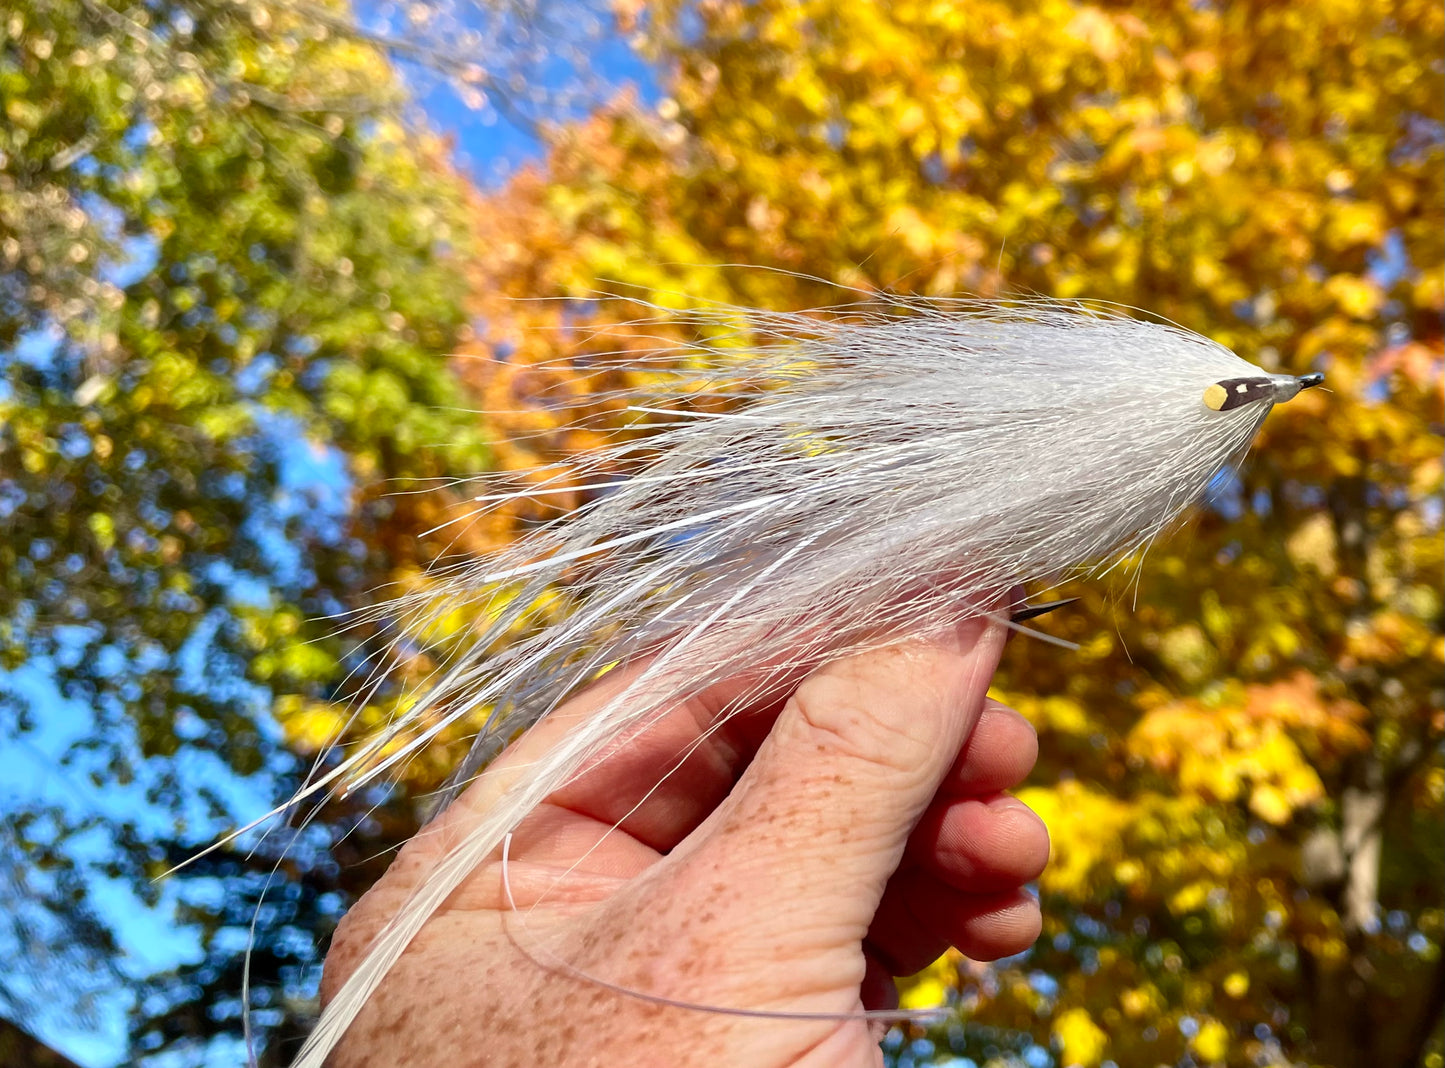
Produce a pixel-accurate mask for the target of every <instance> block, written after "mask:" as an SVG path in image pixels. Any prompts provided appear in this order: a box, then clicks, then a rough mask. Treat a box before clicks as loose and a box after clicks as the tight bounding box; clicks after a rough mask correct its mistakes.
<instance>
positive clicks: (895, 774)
mask: <svg viewBox="0 0 1445 1068" xmlns="http://www.w3.org/2000/svg"><path fill="white" fill-rule="evenodd" d="M1004 633H1005V632H1004V631H1003V629H1002V628H1001V627H999V626H998V625H997V624H992V623H985V622H982V621H973V622H970V623H966V624H964V625H962V626H961V627H959V628H957V629H956V630H954V631H950V632H948V633H946V634H944V635H942V636H940V637H938V638H937V639H935V640H931V641H926V642H916V643H912V644H909V645H907V646H902V647H896V648H891V649H886V650H882V651H878V652H873V653H868V654H864V655H860V656H855V657H851V658H849V659H846V660H840V661H837V662H835V663H833V664H831V665H828V666H826V667H824V668H822V669H820V670H818V671H815V672H813V673H812V674H811V675H809V676H807V677H806V678H805V679H803V680H802V681H801V683H799V684H798V685H797V686H796V688H795V689H793V690H792V692H791V693H790V694H778V695H776V696H775V697H772V698H760V699H759V700H758V701H756V702H755V707H752V708H750V709H749V711H748V712H747V713H746V714H744V715H741V716H738V717H736V718H734V719H732V720H730V721H729V722H728V723H727V724H726V725H725V726H724V727H723V728H721V729H719V730H717V731H712V732H709V731H708V730H707V729H706V728H707V727H708V726H709V725H710V724H712V722H713V720H714V712H715V711H716V709H717V708H718V707H720V706H721V705H722V704H724V703H726V702H727V701H728V700H729V699H730V697H731V696H732V694H730V693H729V687H728V686H726V685H724V686H720V687H717V688H716V689H715V690H714V691H712V692H710V693H708V694H706V695H703V697H701V698H699V699H697V700H694V701H691V702H687V703H686V704H683V705H681V706H679V707H678V708H677V709H675V710H673V711H672V712H670V713H669V714H668V715H667V716H666V717H665V718H664V719H663V720H662V721H661V722H659V723H658V724H657V725H656V726H654V727H653V728H651V729H649V730H648V731H647V732H646V734H644V735H642V736H641V737H640V738H636V739H633V740H632V741H631V742H630V743H629V744H627V745H626V746H619V747H618V748H617V749H616V750H615V751H613V752H610V753H608V754H606V755H605V756H604V758H603V759H602V760H601V761H599V762H597V763H596V764H595V765H594V766H592V767H591V768H590V769H589V770H588V771H587V772H585V773H584V774H583V775H582V776H581V777H580V778H578V779H577V780H576V781H574V782H573V783H572V784H571V785H569V786H567V787H566V788H565V789H563V790H561V791H559V792H558V793H557V794H554V795H553V796H552V797H551V798H550V799H549V800H548V802H547V803H545V804H544V805H542V806H541V807H540V808H539V809H538V810H537V811H536V812H534V813H533V814H532V815H531V816H530V817H528V819H527V820H526V821H524V822H523V824H522V825H521V826H520V827H519V828H518V829H517V831H516V833H515V834H514V836H513V838H512V840H511V842H510V843H509V849H508V859H507V863H506V866H505V875H506V878H505V885H504V879H503V864H502V862H501V858H500V855H499V856H498V857H497V858H496V859H495V860H494V861H493V862H492V863H489V864H485V865H483V866H482V867H480V868H479V869H478V870H477V872H476V873H475V874H474V875H473V876H472V877H471V878H470V879H469V880H468V881H467V882H466V883H464V884H463V885H462V886H461V887H460V888H459V889H458V890H457V891H456V892H455V893H454V894H453V895H452V896H451V898H450V899H449V900H448V902H447V903H446V905H445V906H444V907H443V908H442V909H441V910H439V911H438V912H437V913H436V915H435V916H434V917H433V918H432V920H431V921H430V922H429V923H428V924H427V925H426V927H425V928H423V930H422V932H421V934H420V935H419V936H418V937H417V938H416V940H415V941H414V942H413V943H412V945H411V946H410V947H409V948H408V950H407V952H406V953H405V954H404V955H403V956H402V958H401V960H400V961H399V963H398V964H397V966H396V967H395V969H394V970H393V971H392V973H391V974H390V975H389V976H388V978H387V980H386V981H385V983H384V984H383V986H382V988H381V990H380V991H379V993H378V994H377V996H376V997H374V998H373V999H372V1001H371V1002H370V1003H369V1004H368V1005H367V1007H366V1008H365V1009H364V1010H363V1012H362V1014H361V1016H360V1017H359V1018H358V1020H357V1021H356V1023H355V1024H353V1026H352V1028H351V1030H350V1031H349V1032H348V1034H347V1037H346V1038H345V1039H344V1040H343V1042H342V1044H341V1045H340V1046H339V1047H338V1050H337V1052H336V1053H335V1054H334V1055H333V1058H332V1060H331V1062H330V1063H331V1064H332V1065H334V1066H335V1068H371V1066H376V1068H380V1066H383V1065H384V1066H388V1068H390V1066H395V1065H408V1066H412V1068H433V1066H435V1068H441V1066H449V1068H451V1066H466V1065H477V1066H481V1065H486V1066H494V1068H511V1066H516V1068H522V1066H535V1065H566V1066H569V1068H570V1066H579V1068H580V1066H592V1065H596V1066H612V1065H622V1064H627V1065H647V1066H653V1065H655V1066H658V1068H663V1066H676V1065H699V1066H704V1065H706V1066H715V1065H730V1066H731V1065H737V1066H746V1068H803V1066H808V1068H815V1066H816V1068H854V1066H858V1068H861V1066H865V1065H866V1066H876V1065H880V1064H881V1063H882V1054H881V1053H880V1051H879V1048H878V1044H877V1043H878V1036H879V1026H880V1025H879V1024H877V1023H876V1022H870V1021H868V1020H865V1019H862V1018H859V1017H858V1016H857V1015H856V1014H857V1013H858V1012H860V1011H861V1010H863V1009H865V1008H867V1009H879V1008H888V1007H892V1006H893V1005H894V1004H895V1003H896V1001H895V999H896V995H895V993H894V986H893V983H892V980H891V978H890V977H891V976H894V975H907V974H911V973H913V972H915V971H917V970H918V969H920V968H922V967H923V966H925V965H926V964H928V963H929V962H930V961H932V960H934V959H935V958H936V957H937V956H939V954H941V953H942V952H943V951H944V950H945V949H946V948H947V947H948V946H950V945H952V946H956V947H958V948H959V949H960V950H961V951H962V952H963V953H965V954H967V955H968V956H970V957H974V958H976V959H981V960H989V959H994V958H997V957H1000V956H1005V955H1008V954H1011V953H1016V952H1019V951H1021V950H1023V949H1025V948H1026V947H1027V946H1029V945H1030V944H1032V942H1033V941H1034V940H1035V939H1036V938H1037V937H1038V934H1039V930H1040V922H1041V921H1040V916H1039V910H1038V905H1037V903H1036V902H1035V901H1034V899H1033V898H1032V897H1031V896H1030V895H1029V894H1028V893H1027V892H1026V891H1025V890H1024V884H1025V883H1027V882H1029V881H1031V880H1032V879H1034V878H1036V877H1037V876H1038V875H1039V873H1040V872H1041V871H1042V869H1043V867H1044V864H1045V863H1046V861H1047V859H1048V851H1049V845H1048V836H1047V832H1046V831H1045V829H1044V827H1043V824H1042V823H1041V822H1040V820H1039V819H1038V817H1037V816H1035V815H1034V814H1033V813H1032V812H1030V811H1029V810H1028V809H1027V808H1026V807H1025V806H1024V805H1023V804H1022V803H1021V802H1019V801H1017V800H1015V799H1014V798H1012V797H1010V796H1009V795H1008V794H1007V792H1006V791H1007V790H1008V789H1009V788H1011V787H1013V786H1015V785H1017V784H1018V783H1019V782H1020V781H1022V779H1023V777H1024V776H1025V775H1027V774H1028V771H1029V770H1030V768H1031V767H1032V766H1033V763H1034V760H1035V757H1036V756H1037V752H1038V743H1037V739H1036V737H1035V735H1034V732H1033V730H1032V728H1031V727H1030V726H1029V725H1028V723H1027V722H1026V721H1025V720H1024V719H1023V718H1022V717H1021V716H1019V715H1018V713H1016V712H1013V711H1011V710H1010V709H1007V708H1005V707H1004V706H1002V705H999V704H997V703H995V702H992V701H989V700H988V699H986V697H985V691H986V690H987V688H988V684H989V680H990V678H991V677H992V675H993V672H994V669H995V668H996V666H997V664H998V658H999V655H1000V652H1001V651H1002V648H1003V643H1004ZM628 670H629V669H626V668H624V669H620V670H619V671H617V672H614V673H613V674H612V675H610V676H608V677H607V678H606V679H604V680H603V681H602V682H601V683H599V684H598V685H597V686H596V687H594V688H593V689H592V690H590V691H588V692H586V693H583V694H582V695H581V696H579V697H578V698H577V699H575V700H574V701H572V702H571V703H570V704H569V705H567V706H565V707H564V708H563V709H561V710H559V712H558V713H557V714H554V715H553V716H551V717H548V719H546V720H544V721H543V722H542V723H541V724H539V725H538V726H537V727H536V728H534V729H533V730H532V731H531V732H529V733H528V734H527V735H526V736H525V737H524V738H523V739H521V740H520V741H519V742H517V743H516V744H515V745H514V746H513V747H512V748H511V749H509V750H508V752H507V753H506V754H505V755H504V756H503V757H502V758H501V759H499V760H497V761H496V762H494V764H493V765H492V767H491V768H489V769H488V771H487V772H486V773H485V774H484V775H483V776H482V777H481V778H480V779H479V780H478V781H477V782H475V783H474V784H472V785H471V786H470V787H469V788H468V790H467V791H466V792H465V793H464V794H462V796H461V797H460V798H459V799H458V800H457V802H456V803H454V804H453V805H452V806H451V807H450V808H449V809H448V810H447V811H446V813H445V814H444V815H443V816H442V817H441V818H440V819H439V820H438V821H436V822H435V823H434V824H433V825H432V826H431V827H430V828H428V829H427V830H426V831H424V832H423V833H421V834H419V835H418V836H417V837H416V838H414V839H413V840H412V841H411V842H410V843H408V844H407V846H406V847H405V848H404V849H403V850H402V851H401V853H400V854H399V856H398V857H397V860H396V862H395V863H394V864H393V865H392V867H391V869H390V870H389V871H388V872H387V874H386V875H385V876H384V877H383V878H382V879H381V881H380V882H379V883H378V884H377V885H376V886H375V887H374V888H373V889H372V890H371V891H370V892H369V893H367V894H366V896H365V897H363V898H362V899H361V901H360V902H358V903H357V905H356V906H355V907H354V908H353V909H352V910H351V912H350V913H348V914H347V916H346V918H345V920H344V921H343V922H342V924H341V926H340V928H339V929H338V931H337V933H336V938H335V940H334V943H333V945H332V948H331V952H330V955H329V956H328V957H327V961H326V970H325V976H324V979H323V982H322V996H323V998H330V997H331V996H334V994H335V992H336V990H337V989H338V988H339V986H340V984H341V982H342V981H343V980H344V979H345V978H346V976H347V975H348V974H350V972H351V971H352V970H353V969H354V968H355V967H356V964H357V963H358V961H359V960H360V959H361V957H362V956H363V955H364V951H365V948H366V945H367V943H368V942H369V940H370V939H371V938H372V936H373V935H374V934H375V933H376V932H377V931H378V930H379V929H380V928H381V927H382V926H383V925H384V923H385V922H386V921H387V920H388V919H389V918H390V917H391V916H392V915H393V914H394V913H395V912H396V910H397V909H399V908H400V907H401V905H402V903H403V902H404V901H405V900H406V898H407V897H408V895H409V894H410V893H411V891H412V889H413V888H414V887H415V886H416V884H417V881H418V880H419V879H420V878H421V876H422V875H424V874H425V872H426V871H428V870H429V869H430V868H431V866H432V865H434V864H435V863H436V862H437V859H438V858H439V857H440V856H441V855H442V853H443V852H444V851H445V850H446V849H447V848H448V846H449V845H450V844H451V843H454V842H455V841H456V840H457V839H458V838H459V837H460V836H462V835H464V834H465V832H466V830H467V828H468V826H469V825H470V824H471V822H472V821H474V820H475V818H476V816H477V814H478V813H479V812H482V811H485V810H486V808H487V807H488V806H489V805H491V804H493V803H494V802H495V799H496V797H497V796H498V794H499V793H500V792H501V791H502V789H504V788H505V786H506V784H507V782H508V781H509V780H510V778H511V777H513V776H515V775H516V773H517V769H518V768H520V767H522V766H524V765H525V764H526V763H527V762H528V761H529V760H530V759H532V758H534V757H535V755H536V754H537V753H539V752H542V751H544V750H545V749H546V748H547V747H548V746H549V745H550V744H552V743H553V742H554V741H555V739H556V738H557V737H558V736H559V735H560V733H562V732H565V731H567V730H569V729H571V728H572V727H573V726H575V724H576V723H577V722H578V721H579V720H581V719H584V718H585V717H586V716H587V715H588V714H589V713H590V712H591V711H592V710H593V709H595V708H596V707H597V706H598V704H599V703H600V701H601V700H602V699H603V698H604V697H605V695H606V694H607V693H608V692H615V691H614V690H613V688H614V687H617V686H620V685H622V684H623V683H624V682H625V680H626V678H627V677H628V675H627V672H628ZM631 670H636V669H631ZM734 692H736V690H734ZM689 750H691V752H690V754H689ZM685 754H688V755H686V756H685V759H683V762H682V764H681V766H680V767H679V768H678V770H677V771H676V772H674V773H673V774H672V775H670V776H668V777H667V778H665V779H664V780H663V782H662V785H661V786H660V787H659V788H657V789H656V790H655V791H653V792H652V793H650V794H648V788H649V787H651V786H652V785H653V784H655V783H657V781H658V779H659V777H660V776H661V775H662V773H663V772H665V771H666V770H667V769H669V768H672V767H674V765H676V764H677V763H678V761H679V758H681V757H684V755H685ZM508 892H510V898H509V896H508ZM592 978H595V979H598V980H602V981H603V982H604V983H607V984H613V987H621V988H625V989H626V990H635V991H643V992H646V993H649V994H654V995H659V996H662V997H666V998H669V999H674V1000H677V1001H683V1002H687V1003H691V1004H693V1005H709V1006H726V1007H729V1008H733V1009H742V1010H750V1011H754V1012H760V1013H780V1012H781V1013H811V1014H820V1015H819V1016H818V1017H816V1018H805V1019H800V1018H768V1017H765V1016H745V1015H731V1014H719V1013H710V1012H704V1011H699V1010H698V1009H695V1008H685V1007H677V1006H671V1005H663V1004H659V1003H657V1002H656V1001H649V1000H645V999H643V998H639V997H634V996H630V995H629V994H627V993H624V992H622V991H619V990H617V989H615V988H613V987H609V986H606V985H602V984H601V983H598V982H594V981H592ZM829 1014H832V1015H833V1016H834V1017H835V1018H831V1019H830V1018H826V1017H827V1016H828V1015H829ZM850 1014H854V1015H853V1016H852V1018H849V1017H850Z"/></svg>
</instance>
